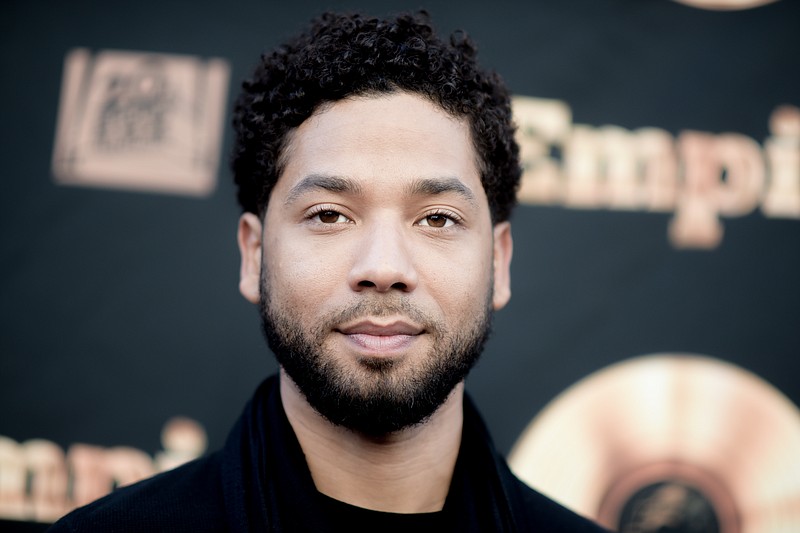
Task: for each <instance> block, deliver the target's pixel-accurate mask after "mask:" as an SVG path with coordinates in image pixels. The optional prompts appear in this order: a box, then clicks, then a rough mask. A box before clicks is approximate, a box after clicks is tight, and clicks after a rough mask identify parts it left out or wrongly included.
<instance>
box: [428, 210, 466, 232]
mask: <svg viewBox="0 0 800 533" xmlns="http://www.w3.org/2000/svg"><path fill="white" fill-rule="evenodd" d="M436 216H440V217H444V218H446V219H447V220H449V221H450V222H452V224H451V225H449V226H443V227H441V228H440V227H436V226H430V224H428V227H431V228H434V229H437V230H447V229H449V228H452V227H453V226H458V225H460V224H461V217H460V216H458V215H457V214H455V213H453V212H451V211H445V210H442V209H436V210H434V211H431V212H430V213H425V214H424V215H423V216H422V217H421V218H420V219H419V221H418V222H417V223H419V222H421V221H423V220H425V219H427V218H430V217H436ZM446 223H447V222H445V224H446Z"/></svg>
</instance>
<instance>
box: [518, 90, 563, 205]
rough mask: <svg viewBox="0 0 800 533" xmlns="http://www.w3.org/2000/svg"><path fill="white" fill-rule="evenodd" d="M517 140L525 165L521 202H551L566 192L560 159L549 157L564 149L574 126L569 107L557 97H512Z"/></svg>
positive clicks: (559, 198)
mask: <svg viewBox="0 0 800 533" xmlns="http://www.w3.org/2000/svg"><path fill="white" fill-rule="evenodd" d="M512 108H513V113H514V120H515V121H516V123H517V135H516V139H517V142H518V143H519V148H520V159H521V163H522V168H523V174H522V183H521V186H520V190H519V193H518V198H519V200H520V201H521V202H526V203H531V204H552V203H557V202H560V201H561V199H562V198H563V195H564V188H563V182H562V178H561V167H560V161H559V160H557V159H554V158H553V157H551V156H550V153H551V151H552V150H553V149H554V148H555V149H561V147H562V146H563V143H564V139H565V138H566V136H567V134H568V133H569V131H570V129H571V127H572V118H571V117H572V112H571V111H570V108H569V106H567V105H566V104H565V103H564V102H560V101H558V100H546V99H543V98H531V97H527V96H517V97H514V99H513V100H512Z"/></svg>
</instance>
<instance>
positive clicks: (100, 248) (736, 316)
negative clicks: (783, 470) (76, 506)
mask: <svg viewBox="0 0 800 533" xmlns="http://www.w3.org/2000/svg"><path fill="white" fill-rule="evenodd" d="M363 6H364V4H363V3H358V2H266V1H261V2H258V1H254V0H251V1H244V0H237V1H232V2H213V1H206V0H195V1H193V2H179V1H174V0H159V1H151V0H138V1H136V2H54V1H38V2H37V1H25V2H23V1H10V2H5V3H4V5H3V6H2V8H0V10H1V11H2V13H3V15H2V16H0V19H1V21H0V68H2V73H3V74H2V78H3V82H2V84H0V109H2V120H0V150H2V165H3V167H2V168H3V176H2V192H1V193H0V228H1V231H2V233H0V273H2V275H1V276H0V324H2V326H0V328H1V329H2V334H0V434H2V435H5V436H7V437H10V438H12V439H15V440H16V441H18V442H22V441H25V440H27V439H31V438H45V439H48V440H51V441H54V442H56V443H57V444H59V445H60V446H62V447H64V448H66V447H68V446H69V445H70V444H71V443H73V442H87V443H93V444H98V445H102V446H112V445H120V444H124V445H129V446H134V447H137V448H141V449H143V450H145V451H147V452H148V453H153V452H155V451H156V450H158V449H159V448H160V446H161V443H160V441H159V432H160V430H161V427H162V425H163V424H164V422H165V421H166V420H167V419H168V418H170V417H172V416H174V415H178V414H181V415H185V416H189V417H191V418H194V419H195V420H198V421H200V422H201V423H202V424H203V426H204V427H205V428H206V430H207V431H208V434H209V440H210V442H209V446H210V448H212V449H214V448H217V447H219V446H220V445H221V444H222V442H223V439H224V436H225V434H226V433H227V430H228V428H229V427H230V425H231V424H232V422H233V421H234V420H235V417H236V416H237V415H238V412H239V410H240V408H241V406H242V405H243V403H244V402H245V400H246V398H247V397H248V396H249V395H250V394H251V392H252V390H253V389H254V387H255V386H256V384H257V383H258V382H259V381H260V380H261V379H262V378H263V377H264V376H266V375H268V374H269V373H271V372H272V371H273V370H274V368H275V365H274V363H273V361H272V357H271V355H270V354H269V353H268V351H267V349H266V348H265V347H264V343H263V341H262V339H261V335H260V332H259V325H258V320H257V315H256V310H255V309H254V308H252V307H251V306H250V305H249V304H247V303H246V302H245V301H244V300H243V299H242V298H241V297H240V295H239V294H238V290H237V282H238V252H237V250H236V247H235V240H234V237H235V229H236V223H237V216H238V208H237V206H236V204H235V200H234V190H233V186H232V184H231V183H230V173H229V171H228V169H227V166H226V164H225V162H224V159H225V156H223V163H222V164H221V165H220V170H219V180H218V185H217V187H216V189H215V191H214V192H213V193H212V194H211V195H210V196H208V197H205V198H190V197H182V196H178V195H160V194H151V193H136V192H125V191H115V190H104V189H98V188H94V189H92V188H80V187H69V186H62V185H57V184H56V183H55V182H54V180H53V176H52V172H51V170H50V165H51V152H52V148H53V139H54V130H55V121H56V116H57V110H58V102H59V91H60V83H61V75H62V65H63V61H64V57H65V55H66V53H67V52H68V51H69V50H70V49H72V48H74V47H78V46H82V47H88V48H90V49H92V50H102V49H122V50H137V51H157V52H165V53H177V54H192V55H197V56H201V57H221V58H225V59H227V60H228V61H229V62H230V64H231V67H232V72H231V80H232V81H231V85H230V93H229V96H228V102H229V103H230V101H231V100H232V98H233V93H235V92H236V90H237V86H238V84H239V82H240V80H241V79H242V78H243V77H245V76H246V75H247V73H248V72H249V71H250V69H251V68H252V66H253V65H254V63H255V61H256V59H257V57H258V54H259V53H260V52H261V51H262V50H264V49H267V48H270V47H271V46H273V45H275V44H277V43H279V42H281V41H282V40H283V39H284V38H285V37H287V36H288V35H290V34H292V33H293V32H294V31H295V30H296V29H297V28H298V27H300V26H301V25H302V24H305V23H306V21H307V20H309V19H310V18H311V17H312V16H313V15H315V14H317V13H318V12H320V11H321V10H323V9H325V8H336V9H343V8H347V9H350V8H362V7H363ZM417 7H420V6H419V4H418V3H417V2H399V1H398V2H389V1H382V2H370V4H369V9H370V10H371V12H373V13H378V14H382V13H387V12H394V11H397V10H404V9H414V8H417ZM425 7H426V8H427V9H428V10H429V11H430V12H431V13H432V15H433V19H434V23H435V25H436V27H437V28H438V29H439V30H443V31H450V30H453V29H456V28H465V29H467V30H468V32H469V33H470V34H471V35H472V36H473V37H474V39H475V40H476V41H477V42H478V44H479V49H480V54H479V57H480V58H481V61H482V63H483V64H484V65H488V66H491V67H493V68H495V69H497V70H498V71H499V72H501V73H502V74H503V76H504V77H505V79H506V80H507V82H508V83H509V85H510V87H511V89H512V91H513V92H514V93H516V94H521V95H528V96H535V97H541V98H550V99H557V100H561V101H564V102H566V103H567V104H568V105H569V106H570V107H571V109H572V113H573V122H574V123H581V124H588V125H593V126H600V125H604V124H614V125H618V126H622V127H625V128H628V129H635V128H640V127H645V126H656V127H659V128H663V129H664V130H666V131H667V132H669V133H670V134H672V135H678V134H679V133H680V132H681V131H684V130H699V131H706V132H712V133H718V132H726V131H730V132H737V133H742V134H745V135H748V136H750V137H752V138H753V139H755V140H756V141H757V142H759V143H763V141H764V139H765V138H766V137H767V136H768V135H769V132H768V129H767V126H768V118H769V116H770V113H771V112H772V111H773V110H774V109H775V108H776V107H777V106H779V105H781V104H792V105H795V106H797V105H800V59H798V51H799V50H800V31H798V29H799V28H800V3H798V2H795V1H794V0H783V1H779V2H777V3H773V4H770V5H766V6H763V7H760V8H756V9H751V10H744V11H730V12H717V11H705V10H699V9H695V8H691V7H687V6H684V5H681V4H678V3H675V2H672V1H669V0H628V1H622V0H580V1H576V0H573V1H568V2H556V1H550V2H544V1H538V2H493V3H492V4H491V5H489V4H488V3H482V2H473V1H465V2H445V1H431V2H427V3H426V5H425ZM229 107H230V106H228V109H229ZM227 123H228V117H227V116H226V130H225V140H224V149H223V150H224V153H225V154H227V151H228V150H229V147H230V141H231V135H230V131H229V129H230V128H229V127H228V126H227ZM671 217H672V214H671V213H661V214H656V213H648V212H642V211H616V210H609V209H582V210H577V209H568V208H565V207H562V206H554V205H551V206H542V205H522V206H520V207H519V208H518V210H517V212H516V213H515V215H514V219H513V222H514V237H515V256H514V262H513V268H512V273H513V278H512V281H513V297H512V301H511V303H510V305H509V306H508V307H507V308H506V309H505V310H503V311H502V312H500V313H499V314H498V316H497V317H496V321H495V334H494V337H493V338H492V340H491V341H490V344H489V346H488V349H487V351H486V353H485V355H484V357H483V359H482V361H481V363H480V364H479V367H478V368H477V369H476V370H475V372H474V373H473V374H472V376H471V377H470V379H469V381H468V389H469V390H470V391H471V393H472V394H473V396H474V397H475V399H476V401H477V403H478V404H479V406H480V408H481V409H482V411H483V413H484V415H485V417H486V418H487V421H488V424H489V426H490V429H491V430H492V431H493V434H494V436H495V439H496V442H497V445H498V447H499V448H500V449H501V450H502V451H504V452H507V451H508V450H510V448H511V446H512V444H513V443H514V441H515V439H516V438H517V436H518V435H519V434H520V432H521V431H522V429H523V428H524V427H525V425H526V424H527V423H528V422H529V421H530V419H531V418H532V417H533V416H534V415H535V414H536V413H537V412H538V411H539V410H540V409H541V408H542V407H543V406H544V405H546V404H547V402H548V401H550V400H551V399H552V398H553V397H555V396H556V395H557V394H558V393H560V392H561V391H562V390H564V389H565V388H567V387H568V386H569V385H571V384H573V383H574V382H576V381H577V380H579V379H580V378H582V377H584V376H586V375H588V374H590V373H591V372H593V371H596V370H598V369H601V368H603V367H605V366H607V365H609V364H611V363H615V362H618V361H620V360H623V359H627V358H630V357H633V356H636V355H641V354H648V353H656V352H693V353H700V354H706V355H710V356H713V357H717V358H720V359H723V360H726V361H730V362H733V363H735V364H738V365H740V366H742V367H744V368H746V369H748V370H750V371H751V372H753V373H755V374H757V375H758V376H760V377H762V378H763V379H765V380H766V381H768V382H770V383H772V384H773V385H774V386H775V387H777V388H778V389H779V390H781V391H782V392H783V393H784V394H785V395H786V396H788V397H789V398H790V399H791V400H792V401H793V402H794V403H796V404H797V403H800V385H798V383H800V381H798V376H800V358H798V357H797V355H798V331H800V328H799V327H798V326H800V320H799V319H800V313H799V312H798V311H799V310H800V281H799V280H798V272H800V239H799V238H800V221H798V220H797V219H792V218H772V217H767V216H765V215H764V214H763V213H762V212H760V211H759V210H755V211H754V212H753V213H751V214H748V215H745V216H741V217H732V218H725V219H723V224H724V227H725V235H724V238H723V240H722V242H721V244H720V245H719V247H717V248H716V249H714V250H682V249H677V248H675V247H673V246H672V245H671V244H670V242H669V240H668V238H667V225H668V222H669V220H670V219H671Z"/></svg>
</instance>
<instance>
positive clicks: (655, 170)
mask: <svg viewBox="0 0 800 533" xmlns="http://www.w3.org/2000/svg"><path fill="white" fill-rule="evenodd" d="M636 143H637V152H638V154H639V158H638V166H639V172H640V173H641V179H642V181H643V182H644V183H645V184H646V188H647V192H646V200H645V204H646V206H647V208H648V209H649V210H650V211H670V210H672V209H674V208H675V201H676V199H677V194H678V156H677V154H676V153H675V142H674V141H673V139H672V136H671V135H670V134H669V133H667V132H666V131H664V130H662V129H658V128H641V129H639V130H636Z"/></svg>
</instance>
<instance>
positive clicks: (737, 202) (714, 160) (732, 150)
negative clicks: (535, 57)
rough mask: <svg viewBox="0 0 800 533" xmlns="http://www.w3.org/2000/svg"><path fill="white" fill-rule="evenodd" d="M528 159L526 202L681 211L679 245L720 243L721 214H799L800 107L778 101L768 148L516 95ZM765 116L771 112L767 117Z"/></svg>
mask: <svg viewBox="0 0 800 533" xmlns="http://www.w3.org/2000/svg"><path fill="white" fill-rule="evenodd" d="M512 106H513V111H514V118H515V120H516V122H517V125H518V127H519V129H518V131H517V141H518V142H519V145H520V155H521V158H522V163H523V171H524V173H523V176H522V186H521V188H520V191H519V195H518V197H519V201H520V202H522V203H527V204H539V205H563V206H565V207H569V208H575V209H581V208H583V209H615V210H629V211H650V212H665V213H667V212H673V213H674V217H673V218H672V220H671V222H670V224H669V229H668V235H669V239H670V242H672V244H673V245H674V246H675V247H677V248H699V249H713V248H715V247H717V246H718V245H719V244H720V242H721V241H722V236H723V225H722V222H721V221H720V216H723V217H737V216H744V215H747V214H749V213H752V212H753V211H754V210H755V209H756V208H758V207H760V208H761V212H762V213H763V214H764V215H766V216H768V217H780V218H793V219H800V109H798V108H797V107H795V106H791V105H783V106H779V107H778V108H776V109H775V110H774V111H773V112H772V115H771V116H770V117H769V131H770V136H769V137H768V138H767V139H766V141H765V142H764V145H763V146H761V145H759V143H757V142H756V141H755V140H754V139H752V138H750V137H748V136H746V135H742V134H740V133H720V134H714V133H708V132H702V131H683V132H681V133H680V134H679V135H678V136H677V138H676V137H673V136H672V135H670V134H669V133H668V132H666V131H665V130H663V129H659V128H641V129H637V130H635V131H630V130H627V129H625V128H621V127H619V126H602V127H595V126H588V125H585V124H573V123H572V112H571V110H570V108H569V106H568V105H567V104H566V103H565V102H562V101H560V100H546V99H541V98H531V97H526V96H515V97H514V99H513V102H512ZM765 120H766V117H765Z"/></svg>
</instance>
